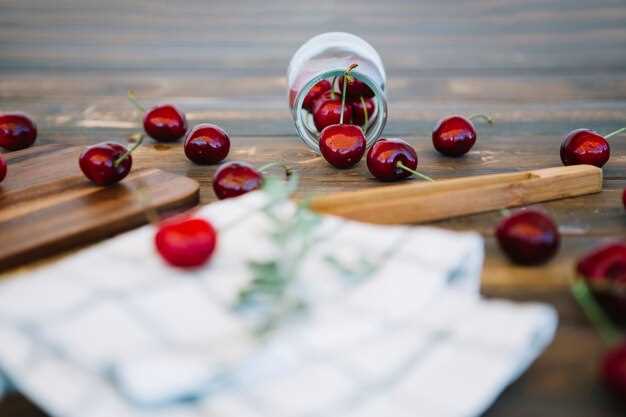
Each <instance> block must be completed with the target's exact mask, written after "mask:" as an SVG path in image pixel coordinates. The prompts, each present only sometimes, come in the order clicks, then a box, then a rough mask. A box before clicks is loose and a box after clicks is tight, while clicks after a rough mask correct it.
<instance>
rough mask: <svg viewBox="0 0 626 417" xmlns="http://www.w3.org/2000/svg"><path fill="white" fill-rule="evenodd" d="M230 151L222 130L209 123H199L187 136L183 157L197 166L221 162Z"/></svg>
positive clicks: (228, 140) (227, 140)
mask: <svg viewBox="0 0 626 417" xmlns="http://www.w3.org/2000/svg"><path fill="white" fill-rule="evenodd" d="M229 150H230V138H229V137H228V135H227V134H226V132H224V130H223V129H222V128H221V127H219V126H217V125H214V124H211V123H201V124H199V125H197V126H196V127H194V128H193V129H192V130H191V131H189V133H188V134H187V138H186V139H185V155H186V156H187V158H189V160H191V161H192V162H195V163H196V164H199V165H212V164H217V163H218V162H220V161H222V160H223V159H224V158H226V156H227V155H228V151H229Z"/></svg>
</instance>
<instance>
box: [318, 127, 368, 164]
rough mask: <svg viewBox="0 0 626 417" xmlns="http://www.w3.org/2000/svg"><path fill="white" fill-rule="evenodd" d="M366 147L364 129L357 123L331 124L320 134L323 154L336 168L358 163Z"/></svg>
mask: <svg viewBox="0 0 626 417" xmlns="http://www.w3.org/2000/svg"><path fill="white" fill-rule="evenodd" d="M365 147H366V142H365V136H364V135H363V130H361V128H360V127H358V126H355V125H344V124H334V125H330V126H327V127H325V128H324V130H322V133H321V134H320V151H321V152H322V156H323V157H324V159H326V160H327V161H328V162H329V163H330V164H331V165H333V166H334V167H335V168H350V167H353V166H354V165H356V164H357V163H358V162H359V161H360V160H361V158H362V157H363V154H364V153H365Z"/></svg>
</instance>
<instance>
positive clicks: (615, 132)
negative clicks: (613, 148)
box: [604, 127, 626, 139]
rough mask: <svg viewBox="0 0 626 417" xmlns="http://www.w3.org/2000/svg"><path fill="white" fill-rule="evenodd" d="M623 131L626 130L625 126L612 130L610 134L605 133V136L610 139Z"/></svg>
mask: <svg viewBox="0 0 626 417" xmlns="http://www.w3.org/2000/svg"><path fill="white" fill-rule="evenodd" d="M622 132H626V127H623V128H621V129H617V130H616V131H614V132H611V133H609V134H608V135H605V136H604V139H608V138H611V137H613V136H615V135H619V134H620V133H622Z"/></svg>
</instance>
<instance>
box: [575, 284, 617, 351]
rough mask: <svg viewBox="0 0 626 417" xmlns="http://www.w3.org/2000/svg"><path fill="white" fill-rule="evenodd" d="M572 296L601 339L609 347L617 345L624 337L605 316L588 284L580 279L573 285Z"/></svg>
mask: <svg viewBox="0 0 626 417" xmlns="http://www.w3.org/2000/svg"><path fill="white" fill-rule="evenodd" d="M571 291H572V295H573V296H574V298H575V299H576V301H577V302H578V304H579V305H580V307H581V308H582V309H583V311H584V312H585V315H586V316H587V318H588V319H589V321H591V323H592V324H593V326H594V327H595V328H596V330H597V331H598V333H600V337H602V340H604V343H606V344H607V345H608V346H611V345H613V344H615V343H617V342H618V341H619V340H621V339H622V335H621V334H620V332H619V330H617V328H616V327H615V325H614V324H613V323H611V321H610V320H609V318H608V317H607V316H606V314H604V311H602V309H601V308H600V306H599V305H598V303H596V301H595V300H594V299H593V296H592V295H591V292H590V291H589V287H588V286H587V283H586V282H585V281H584V280H582V279H578V280H576V281H574V282H573V283H572V285H571Z"/></svg>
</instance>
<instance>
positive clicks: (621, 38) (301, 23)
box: [0, 0, 626, 417]
mask: <svg viewBox="0 0 626 417" xmlns="http://www.w3.org/2000/svg"><path fill="white" fill-rule="evenodd" d="M331 30H345V31H349V32H353V33H356V34H358V35H361V36H362V37H364V38H365V39H367V40H368V41H370V42H371V43H372V44H373V45H374V46H375V47H376V48H377V49H378V51H379V52H380V54H381V55H382V57H383V59H384V62H385V64H386V66H387V72H388V79H389V100H390V117H389V123H388V127H387V129H386V131H385V135H386V136H399V137H403V138H405V139H407V140H408V141H409V142H411V143H412V144H413V145H415V146H416V148H417V150H418V153H419V157H420V168H421V170H422V171H423V172H424V173H426V174H428V175H430V176H432V177H434V178H452V177H460V176H466V175H478V174H485V173H496V172H509V171H517V170H527V169H534V168H542V167H550V166H558V165H559V164H560V159H559V143H560V141H561V139H562V138H563V136H564V135H565V134H566V133H567V132H568V131H569V130H571V129H574V128H579V127H589V128H594V129H597V130H598V131H599V132H605V133H606V132H609V131H612V130H614V129H617V128H619V127H621V126H623V125H625V124H626V4H625V3H624V2H623V0H580V1H573V0H569V1H568V0H533V1H525V0H506V1H500V0H474V1H467V2H462V3H461V2H457V1H447V0H421V1H418V2H416V1H413V0H391V1H384V2H374V1H366V0H343V1H330V0H316V1H308V2H305V1H302V0H273V1H271V2H255V1H252V0H228V1H224V0H219V1H218V0H214V1H211V2H206V1H202V0H194V1H189V2H184V3H182V2H181V3H180V4H179V3H176V2H165V1H151V2H147V1H146V2H144V1H139V0H132V1H130V0H125V1H122V0H118V1H111V2H103V1H79V0H57V1H54V2H42V1H36V0H32V1H30V0H19V1H18V0H5V1H0V34H1V35H0V57H1V58H0V110H14V109H18V110H22V111H26V112H28V113H30V114H31V115H33V116H34V118H35V120H36V121H37V123H38V124H39V131H40V134H39V140H38V142H37V145H41V144H48V143H64V144H87V143H94V142H97V141H101V140H104V139H110V140H118V141H122V142H124V141H125V140H126V139H127V137H128V136H129V135H130V134H132V133H133V132H135V131H137V129H138V126H139V123H138V117H139V115H138V113H137V112H136V111H134V109H133V108H132V107H131V106H130V105H129V103H128V102H127V101H126V99H125V96H126V92H127V90H128V89H133V90H135V91H136V93H137V95H138V96H139V97H140V98H141V100H143V101H144V102H145V103H146V104H152V103H156V102H159V101H172V102H174V103H176V104H178V105H180V107H182V108H183V109H184V110H185V111H186V112H187V115H188V119H189V121H190V123H191V124H192V125H193V124H196V123H200V122H204V121H210V122H213V123H217V124H219V125H221V126H222V127H224V128H225V129H226V130H227V131H228V132H230V134H231V137H232V140H233V145H234V147H233V149H232V152H231V155H230V157H231V159H243V160H247V161H250V162H252V163H255V164H262V163H265V162H269V161H276V160H278V161H284V162H288V163H290V164H293V165H296V166H298V167H299V168H300V170H301V172H302V176H303V178H302V183H301V187H300V190H301V191H300V195H304V194H309V193H322V192H329V191H338V190H351V189H355V188H365V187H372V186H376V185H379V184H378V183H376V182H375V181H374V180H373V179H371V178H370V176H369V175H368V173H367V169H366V167H365V164H364V163H361V164H360V165H359V166H358V167H357V168H356V169H353V170H350V171H337V170H334V169H332V168H331V167H329V166H328V165H327V164H326V163H325V162H324V161H323V160H322V159H320V158H319V157H316V156H315V155H314V154H312V153H311V152H309V151H308V149H307V148H306V147H305V146H304V145H303V144H302V143H300V141H299V140H298V139H297V137H296V136H295V134H294V132H295V130H294V128H293V126H292V122H291V119H290V115H289V112H288V110H287V104H286V80H285V70H286V66H287V63H288V61H289V58H290V56H291V54H292V53H293V52H294V51H295V49H296V48H297V47H298V46H299V45H300V44H301V43H302V42H304V41H305V40H306V39H308V38H309V37H311V36H313V35H315V34H318V33H321V32H325V31H331ZM476 112H484V113H487V114H489V115H491V116H493V117H494V118H495V119H496V125H495V126H493V127H486V126H485V127H483V126H481V127H480V138H479V140H478V143H477V145H476V146H475V148H474V149H473V150H472V152H470V153H469V154H468V155H467V156H466V157H464V158H461V159H448V158H444V157H441V156H439V155H438V154H436V153H435V151H434V150H433V148H432V145H431V143H430V131H431V128H432V126H433V124H434V123H435V121H436V120H437V119H438V118H439V117H442V116H445V115H447V114H450V113H461V114H469V113H476ZM611 143H612V152H613V156H612V158H611V160H610V161H609V163H608V164H607V165H606V166H605V169H604V173H605V184H604V186H605V191H604V192H603V193H601V194H597V195H592V196H588V197H582V198H576V199H570V200H564V201H558V202H554V203H549V204H544V205H543V207H544V208H545V209H546V210H547V211H549V212H550V213H551V214H552V215H553V216H554V218H555V219H556V220H557V221H558V223H559V225H560V226H561V229H562V233H563V244H562V248H561V251H560V253H559V255H558V256H557V258H556V259H555V260H553V261H552V262H551V263H549V264H548V265H547V266H544V267H537V268H520V267H514V266H512V265H510V264H509V263H508V262H507V261H506V260H505V259H504V258H503V256H502V254H501V253H500V251H499V250H498V248H497V247H496V243H495V241H494V239H493V237H492V234H493V229H494V226H495V225H496V223H497V222H498V219H499V218H500V215H499V214H498V213H489V214H483V215H477V216H471V217H466V218H460V219H455V220H450V221H444V222H439V223H437V224H438V225H439V226H442V227H447V228H452V229H458V230H476V231H479V232H480V233H482V234H483V235H484V237H485V240H486V244H487V260H486V265H485V270H484V275H483V291H484V293H485V294H486V295H488V296H498V297H506V298H511V299H516V300H540V301H545V302H549V303H552V304H554V305H555V306H556V307H557V308H558V310H559V313H560V318H561V325H560V327H559V331H558V334H557V337H556V340H555V342H554V343H553V345H552V346H551V347H550V348H549V349H548V350H547V352H546V353H545V354H544V355H543V356H542V357H541V358H540V359H539V360H538V361H537V362H536V363H535V364H534V365H533V366H532V368H531V369H530V370H529V371H528V372H527V373H526V374H525V375H524V376H522V377H521V378H520V380H519V381H518V382H516V383H515V384H513V385H512V386H511V387H510V388H509V389H507V390H506V391H505V393H504V394H503V395H502V397H501V398H500V399H499V400H498V401H497V402H496V403H495V405H494V406H493V407H492V408H491V410H490V411H489V412H487V414H486V416H489V417H513V416H515V417H525V416H539V415H542V416H544V415H550V416H563V417H597V416H623V415H625V413H626V409H625V408H624V406H622V405H620V404H618V403H617V402H616V401H614V400H613V399H612V398H610V397H609V396H608V395H606V394H605V392H604V391H603V390H602V389H601V388H600V387H599V386H597V384H596V382H595V366H596V362H597V359H598V358H599V356H600V355H601V353H602V352H603V346H602V344H601V342H600V340H599V338H598V337H597V335H596V334H595V332H594V331H593V330H592V329H591V328H590V327H589V325H588V324H587V322H586V320H585V319H584V317H583V316H582V315H581V313H580V312H579V310H578V309H577V307H576V306H575V304H574V303H573V301H572V300H571V298H570V296H569V294H568V289H567V280H568V278H569V277H570V276H571V274H572V265H573V262H574V260H575V259H576V258H577V257H578V256H579V255H581V254H582V253H584V252H585V251H586V250H588V249H590V248H592V247H594V246H596V245H597V244H599V243H601V242H604V241H607V240H611V239H618V238H623V237H624V234H625V233H626V214H625V213H624V209H623V208H622V206H621V199H620V197H621V192H622V189H623V188H624V186H625V185H626V138H624V137H621V138H620V137H616V138H614V139H612V141H611ZM181 151H182V150H181V147H180V145H179V144H174V145H155V144H153V143H148V144H147V145H145V146H144V148H143V149H142V150H141V152H139V153H138V155H137V160H138V164H137V165H138V166H150V167H159V168H162V169H165V170H167V171H171V172H176V173H180V174H184V175H188V176H190V177H192V178H194V179H196V180H198V181H199V182H200V184H201V200H202V203H208V202H210V201H212V200H214V198H215V197H214V195H213V192H212V189H211V186H210V181H211V177H212V173H213V172H214V170H215V168H214V167H210V168H207V167H200V166H194V165H192V164H191V163H190V162H188V161H187V160H186V159H185V158H184V156H183V154H182V152H181ZM29 265H30V264H28V265H26V267H29ZM50 383H54V381H50ZM0 415H2V416H5V415H6V416H12V417H34V416H41V415H45V414H43V413H42V412H41V411H39V410H38V409H37V408H36V407H35V406H34V405H32V404H31V403H29V402H28V401H27V400H25V399H24V398H23V397H20V396H17V395H14V396H11V397H9V398H7V399H5V400H4V401H2V402H0ZM423 417H430V416H423Z"/></svg>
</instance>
